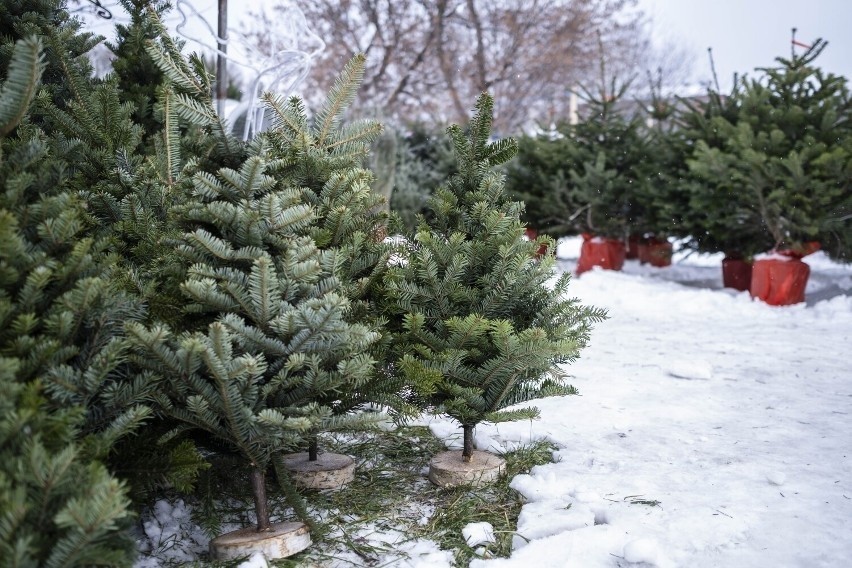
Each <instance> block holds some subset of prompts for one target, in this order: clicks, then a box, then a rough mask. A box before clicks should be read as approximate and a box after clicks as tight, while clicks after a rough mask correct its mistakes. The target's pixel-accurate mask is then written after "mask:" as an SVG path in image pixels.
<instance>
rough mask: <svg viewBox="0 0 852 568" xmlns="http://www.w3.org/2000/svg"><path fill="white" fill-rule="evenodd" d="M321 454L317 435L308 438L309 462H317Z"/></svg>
mask: <svg viewBox="0 0 852 568" xmlns="http://www.w3.org/2000/svg"><path fill="white" fill-rule="evenodd" d="M318 454H319V443H318V442H317V436H316V434H313V435H312V436H310V437H309V438H308V461H312V462H315V461H317V458H318V457H319V456H318Z"/></svg>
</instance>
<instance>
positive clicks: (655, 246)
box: [638, 239, 672, 268]
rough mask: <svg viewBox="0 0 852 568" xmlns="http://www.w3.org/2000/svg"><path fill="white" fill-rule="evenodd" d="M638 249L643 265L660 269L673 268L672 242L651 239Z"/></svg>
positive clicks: (641, 244)
mask: <svg viewBox="0 0 852 568" xmlns="http://www.w3.org/2000/svg"><path fill="white" fill-rule="evenodd" d="M638 248H639V251H638V252H639V262H641V263H642V264H650V265H651V266H656V267H658V268H663V267H665V266H671V264H672V244H671V243H670V242H668V241H658V240H657V239H649V240H648V241H647V242H645V243H640V244H639V247H638Z"/></svg>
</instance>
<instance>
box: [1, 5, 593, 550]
mask: <svg viewBox="0 0 852 568" xmlns="http://www.w3.org/2000/svg"><path fill="white" fill-rule="evenodd" d="M122 4H123V6H124V7H125V8H126V9H127V10H128V11H130V12H131V15H132V16H133V18H132V19H131V23H130V25H129V26H124V27H122V28H120V29H119V37H118V39H117V41H116V44H115V45H114V46H113V49H114V50H115V53H116V55H117V57H118V60H117V61H116V64H115V73H114V74H113V75H110V76H107V77H106V78H104V79H94V78H92V77H91V67H90V65H89V63H88V60H87V59H86V56H85V54H86V52H88V51H89V50H90V49H91V48H92V47H93V46H94V45H95V44H96V43H97V42H98V39H97V38H93V37H91V36H90V35H87V34H81V33H79V24H78V23H77V22H76V21H74V20H72V19H70V18H69V16H68V14H67V12H66V11H65V10H64V9H63V7H64V4H63V2H61V1H60V0H46V1H43V2H40V3H36V4H32V3H28V2H10V3H4V4H3V5H2V7H0V16H2V17H0V38H2V45H0V69H2V71H3V79H2V81H0V188H2V191H0V233H2V234H0V237H2V238H0V324H2V325H0V393H2V396H0V409H2V411H3V412H2V414H0V437H2V441H3V443H2V446H0V510H2V511H3V514H4V517H3V522H2V523H0V557H2V558H3V559H4V561H6V562H8V563H10V564H12V565H16V566H27V565H44V566H81V565H114V566H127V565H130V564H131V562H132V558H133V556H134V546H133V541H132V539H131V538H129V531H128V528H129V526H130V525H131V524H132V522H133V517H134V511H136V510H138V508H139V507H140V506H141V505H140V504H139V503H138V502H137V503H132V502H131V498H136V499H139V498H144V497H145V496H146V495H149V494H150V492H152V491H157V490H161V489H162V488H164V487H171V488H173V489H175V490H178V491H189V490H191V488H192V487H193V485H194V484H195V482H196V481H197V480H198V479H199V476H203V475H222V476H229V477H238V478H240V479H242V480H245V482H246V483H247V484H248V483H250V484H251V486H252V489H253V493H254V496H255V507H256V511H255V512H256V519H257V527H256V528H257V531H256V532H255V534H257V535H259V538H261V539H262V538H264V535H266V534H268V533H269V531H270V529H271V526H270V516H271V515H270V511H269V510H268V509H267V507H266V497H265V495H266V483H267V479H270V478H271V473H272V472H273V471H274V473H275V479H277V481H278V483H279V485H280V486H281V488H282V491H283V492H284V493H285V494H286V495H287V496H288V498H289V502H290V504H291V505H292V507H293V509H294V510H295V514H296V516H298V517H300V518H302V519H303V520H306V521H308V522H310V519H309V517H308V515H307V512H306V510H305V508H304V507H303V506H302V501H301V498H300V497H299V495H298V494H297V493H296V491H295V488H294V486H293V483H291V481H290V477H289V474H288V472H287V468H286V464H285V463H284V462H283V459H282V454H283V453H284V452H286V451H294V450H299V449H307V450H308V453H309V455H315V454H316V453H317V446H318V444H319V442H320V440H319V434H320V433H322V432H326V431H330V430H335V429H342V428H359V427H367V426H369V425H371V424H373V423H375V421H376V418H375V416H374V415H373V414H371V413H363V412H358V411H359V410H361V409H363V407H364V406H366V405H371V406H381V407H383V408H385V409H387V410H388V412H390V413H391V414H392V415H394V416H404V415H407V414H411V413H419V412H422V411H423V410H424V409H431V410H437V411H441V412H446V413H448V414H449V415H451V416H453V417H454V418H456V419H457V420H458V421H459V423H460V425H461V426H462V427H463V430H464V432H465V444H464V451H463V455H464V457H466V458H467V459H470V458H471V453H472V436H471V435H470V434H471V431H472V428H473V427H474V426H475V425H476V424H477V423H479V422H481V421H483V420H494V421H497V420H511V419H517V418H522V417H530V416H532V415H534V410H532V409H527V410H520V411H518V410H516V411H513V412H501V410H502V409H503V408H504V407H505V406H507V405H509V404H514V403H520V402H524V401H526V400H529V399H531V398H533V397H536V396H540V395H542V394H566V393H570V392H573V391H572V389H570V387H568V386H567V385H565V384H564V381H565V377H564V375H562V374H561V373H560V372H559V370H558V368H557V367H556V365H557V364H559V363H564V362H567V361H570V360H572V359H573V358H574V357H576V356H577V354H578V352H579V350H580V349H581V348H582V347H583V346H584V345H585V344H586V342H587V341H588V338H589V333H590V326H591V324H592V323H593V322H595V321H598V320H599V319H601V318H602V317H604V314H603V312H601V311H600V310H596V309H592V308H587V307H583V306H580V305H578V304H577V303H576V301H574V300H568V299H566V298H565V294H564V292H565V286H566V285H567V279H566V278H563V279H562V280H560V281H559V283H558V284H557V285H556V286H555V287H552V286H548V285H547V282H548V281H549V280H550V278H551V277H552V274H553V260H552V259H551V258H549V257H546V258H544V259H536V258H535V253H536V250H537V249H538V248H539V247H540V246H542V245H544V246H551V247H552V246H553V241H552V240H551V239H548V238H542V239H540V240H538V241H537V242H527V241H525V240H524V239H523V238H522V234H523V231H524V226H523V223H522V221H521V219H520V212H521V210H522V206H521V204H519V203H517V202H514V201H511V200H510V199H509V198H508V197H507V195H506V193H505V191H504V188H503V184H502V180H501V178H500V176H499V175H496V174H495V172H494V171H493V168H495V167H498V166H500V165H501V164H502V163H504V162H505V161H506V160H508V159H509V158H511V157H512V155H514V153H515V151H516V149H517V148H516V144H515V143H514V141H511V140H506V141H501V142H494V143H492V142H491V141H490V135H491V126H492V116H493V105H492V100H491V98H490V97H488V96H487V95H483V96H481V97H480V98H479V100H478V102H477V106H476V114H475V116H474V117H473V119H472V120H471V126H470V128H469V132H468V133H465V132H464V131H463V130H462V129H461V128H458V127H456V128H454V129H452V130H451V131H450V136H451V140H452V149H453V154H454V160H453V163H454V164H455V166H454V168H455V172H456V173H454V174H453V175H448V176H446V177H444V178H443V179H442V181H441V183H440V189H439V190H438V191H436V192H435V195H434V196H433V197H432V198H431V199H429V200H428V202H427V203H426V213H427V214H426V215H425V220H422V221H421V222H420V223H419V224H418V227H417V230H416V232H415V231H407V230H405V229H403V228H397V227H395V226H394V225H392V224H391V221H390V220H389V218H388V215H387V214H386V213H385V212H384V210H383V208H382V206H381V199H380V198H378V197H377V196H376V194H375V193H374V192H373V191H372V190H371V185H373V184H374V183H375V179H374V175H373V173H372V172H371V171H370V170H368V169H365V168H364V163H365V161H369V156H368V154H369V148H370V145H371V143H373V142H374V141H375V140H376V139H377V137H378V136H379V134H380V132H381V130H382V128H381V125H379V124H378V123H376V122H374V121H361V122H355V123H348V124H345V123H344V122H343V120H342V119H343V114H344V112H345V111H346V109H347V107H348V105H349V104H350V103H351V102H352V100H353V98H354V96H355V92H356V89H357V85H358V83H359V81H360V79H361V76H362V74H363V72H364V57H363V56H359V57H356V58H355V59H353V60H352V61H351V62H350V63H349V64H348V65H347V66H346V67H345V69H344V70H343V73H342V74H341V75H340V76H339V78H338V80H337V81H336V82H335V84H334V86H333V88H332V89H331V91H330V93H329V95H328V97H327V98H326V100H325V102H324V104H323V105H322V106H321V107H320V109H319V111H318V112H317V113H315V114H314V115H313V116H312V117H311V116H309V115H308V113H307V111H306V110H305V107H304V104H303V102H302V101H301V100H299V99H298V98H291V99H284V98H281V97H277V96H274V95H269V96H267V97H266V100H265V102H266V105H267V109H268V112H269V114H270V116H272V117H273V127H272V128H271V129H270V130H269V131H268V132H264V133H261V134H259V135H257V136H256V137H255V138H253V139H252V140H250V141H248V142H242V141H241V140H238V139H236V138H235V137H233V136H232V135H231V134H230V133H229V132H228V129H227V128H226V126H225V125H224V124H223V122H222V120H221V119H220V117H219V116H218V115H217V114H216V112H215V110H214V108H213V104H212V98H211V94H212V86H213V84H212V77H211V75H210V74H209V72H208V70H207V68H206V66H205V64H204V61H203V60H202V59H201V57H199V56H197V55H193V56H191V57H190V58H188V59H187V58H186V57H185V56H184V55H183V54H182V53H181V51H180V48H179V46H178V45H177V44H176V43H175V42H174V41H173V40H172V39H171V38H170V37H169V36H168V34H167V33H166V30H165V29H164V28H163V26H162V23H161V20H160V18H159V16H158V13H159V12H160V11H161V10H160V9H161V8H162V7H163V6H162V5H163V3H161V2H154V3H153V5H151V3H150V2H146V1H145V0H124V1H123V2H122ZM141 69H148V70H150V73H149V74H147V75H146V76H145V77H141V78H140V77H139V76H138V75H137V74H136V73H137V71H138V70H141ZM430 179H433V178H430ZM397 229H398V230H399V232H401V233H402V234H403V235H404V236H405V237H406V238H404V239H402V240H401V244H400V243H398V242H396V241H392V240H389V239H386V238H385V235H386V234H388V233H389V232H397ZM223 456H231V457H232V459H236V461H237V463H239V466H237V469H236V471H234V470H233V469H231V468H221V469H220V468H216V467H210V463H211V462H216V463H222V462H221V461H217V460H221V459H222V458H223ZM459 459H461V458H459ZM231 463H233V461H232V462H231ZM231 467H233V466H231ZM278 513H284V512H281V511H279V512H278ZM206 521H207V523H208V528H211V530H215V528H214V527H215V525H216V524H217V519H206Z"/></svg>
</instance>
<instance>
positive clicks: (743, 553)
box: [137, 239, 852, 568]
mask: <svg viewBox="0 0 852 568" xmlns="http://www.w3.org/2000/svg"><path fill="white" fill-rule="evenodd" d="M578 253H579V240H577V239H572V240H569V241H565V242H563V243H562V244H561V245H560V247H559V256H560V259H561V260H560V261H559V267H560V269H561V270H572V269H573V268H574V266H575V265H576V257H577V255H578ZM720 261H721V258H720V257H709V256H691V257H687V258H684V257H683V256H681V255H676V256H675V264H674V265H673V266H671V267H669V268H665V269H658V268H651V267H646V266H639V264H638V263H637V262H636V261H628V262H627V263H626V265H625V267H624V270H623V271H622V272H611V271H601V270H598V269H595V270H593V271H591V272H588V273H585V274H583V275H582V277H579V278H576V279H575V280H574V281H573V282H572V284H571V286H570V291H571V294H572V295H574V296H577V297H579V298H580V299H581V300H582V301H583V302H584V303H586V304H592V305H596V306H601V307H605V308H607V309H608V310H609V316H610V318H609V319H608V320H607V321H605V322H603V323H600V324H598V325H597V326H596V328H595V330H594V332H593V335H592V342H591V346H590V347H588V348H587V349H586V350H584V351H583V353H582V355H581V358H580V359H579V360H578V361H577V362H575V363H574V364H572V365H570V366H568V367H567V368H566V370H567V372H568V373H570V374H571V375H572V376H573V378H572V380H571V382H572V384H574V385H575V386H576V387H578V389H579V390H580V396H573V397H562V398H551V399H545V400H540V401H536V403H535V405H536V406H538V408H539V409H540V410H541V418H540V419H538V420H535V421H532V422H529V421H527V422H518V423H510V424H500V425H499V426H495V425H487V424H486V425H481V426H480V427H479V428H478V429H477V433H476V439H477V444H478V445H479V446H480V447H481V448H483V449H489V448H490V449H492V450H495V451H502V450H509V449H513V448H516V447H518V446H521V445H524V444H527V443H529V442H530V441H531V440H536V439H542V438H546V439H548V440H551V441H552V442H553V443H554V444H555V445H556V446H557V447H558V450H557V451H556V452H555V455H554V463H552V464H548V465H544V466H539V467H536V468H535V469H534V470H533V471H532V472H530V474H529V475H520V476H518V477H516V478H515V479H514V480H513V482H512V486H513V487H514V488H515V489H517V490H518V491H519V492H520V493H521V494H522V495H523V496H524V497H525V499H526V500H527V504H526V505H524V507H523V509H522V511H521V516H520V519H519V522H518V527H517V536H516V537H515V538H514V547H515V549H514V552H513V554H512V556H511V558H508V559H494V560H475V561H474V562H473V563H472V564H471V566H472V567H473V568H504V567H518V568H527V567H529V566H535V567H536V568H548V567H554V568H556V567H577V568H595V567H617V566H622V567H624V566H644V567H647V566H660V567H695V568H698V567H717V566H725V567H737V568H740V567H766V566H784V567H788V566H800V567H803V568H805V567H807V568H815V567H838V568H840V567H846V566H849V565H850V563H852V349H850V347H851V346H852V266H843V265H838V264H835V263H833V262H831V261H830V260H828V259H827V258H826V257H825V256H824V255H822V254H821V253H817V254H815V255H811V256H809V257H807V258H806V259H805V261H806V262H807V263H808V264H810V265H811V269H812V274H811V278H810V282H809V285H808V289H807V302H806V303H805V304H800V305H796V306H788V307H771V306H768V305H766V304H763V303H761V302H757V301H752V300H751V299H750V298H749V295H748V293H747V292H734V291H732V290H727V289H723V288H722V283H721V269H720ZM426 421H427V422H428V423H429V425H430V427H431V429H432V431H433V433H435V434H436V435H438V436H439V437H442V438H444V439H445V440H446V442H447V444H448V445H450V446H454V445H457V444H458V443H459V440H458V436H459V430H458V429H457V427H456V425H455V424H454V423H452V422H450V421H448V420H444V419H441V418H430V419H427V420H426ZM157 507H158V509H157V510H156V511H155V513H156V519H151V520H150V521H149V522H147V523H146V525H145V531H146V533H148V536H149V537H150V540H151V541H153V542H155V543H157V542H159V543H162V542H166V543H170V542H171V540H172V539H174V538H177V536H178V531H177V527H178V525H180V524H185V523H186V522H187V521H188V518H187V514H186V511H185V509H184V507H183V504H182V503H179V504H177V505H175V506H174V507H173V506H172V505H169V504H165V503H163V502H161V503H158V505H157ZM159 509H163V510H159ZM424 514H425V515H427V518H428V515H429V514H430V513H429V512H428V511H424ZM155 521H156V522H155ZM149 529H150V530H149ZM195 534H196V535H197V534H198V531H197V530H195ZM464 537H465V538H466V539H467V541H468V542H469V543H470V545H471V546H474V547H477V546H478V545H479V544H482V543H487V542H489V540H491V539H493V533H492V532H490V527H488V526H483V524H482V523H476V524H472V525H469V526H468V527H467V528H466V531H465V532H464ZM365 538H368V539H371V540H376V541H381V542H384V543H386V544H387V545H389V546H392V547H395V548H398V549H397V553H398V554H396V555H388V556H387V557H385V558H381V559H379V565H382V566H394V567H400V568H415V567H416V568H427V567H433V566H434V567H442V566H451V562H452V554H451V553H450V552H449V551H441V550H439V549H438V547H437V544H436V543H434V542H432V541H426V540H420V541H410V540H407V539H406V536H405V535H404V534H400V533H399V532H398V531H393V530H382V531H378V530H374V531H370V535H369V536H368V535H366V534H365ZM394 543H399V544H398V545H397V544H394ZM189 544H190V545H191V546H187V543H183V546H180V547H176V551H175V552H174V553H172V554H169V555H168V556H169V557H171V558H172V559H173V560H180V559H182V558H183V557H180V556H179V555H178V550H177V549H183V548H185V547H186V548H189V549H192V550H195V551H196V552H197V551H199V550H203V549H204V547H205V546H206V539H204V538H203V537H199V538H198V543H189ZM159 546H162V544H160V545H159ZM181 554H183V552H181ZM186 554H187V555H188V556H187V560H189V559H190V558H189V557H190V556H193V554H191V553H189V552H187V553H186ZM403 554H404V555H407V556H408V558H405V559H403V558H401V556H400V555H403ZM354 560H355V561H357V558H354ZM265 565H266V563H265V562H264V561H263V560H262V559H259V558H256V559H253V560H252V561H250V562H247V563H245V564H244V568H250V567H252V568H257V567H263V566H265ZM351 565H352V564H351V562H347V561H344V562H341V563H340V566H351ZM137 566H138V567H139V568H142V567H146V568H147V567H153V566H158V563H157V562H156V560H154V559H148V560H147V561H145V560H143V561H140V563H139V564H137Z"/></svg>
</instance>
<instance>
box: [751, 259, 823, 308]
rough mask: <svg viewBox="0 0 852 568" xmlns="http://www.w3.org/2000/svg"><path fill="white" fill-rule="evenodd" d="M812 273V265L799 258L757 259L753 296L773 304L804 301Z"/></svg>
mask: <svg viewBox="0 0 852 568" xmlns="http://www.w3.org/2000/svg"><path fill="white" fill-rule="evenodd" d="M810 273H811V269H810V267H809V266H808V265H807V264H805V263H804V262H802V261H801V260H799V259H797V258H789V259H785V260H781V259H777V258H764V259H761V260H756V261H755V262H754V267H753V268H752V274H751V289H750V293H751V296H752V297H753V298H758V299H760V300H763V301H764V302H766V303H767V304H769V305H771V306H788V305H790V304H798V303H799V302H804V301H805V286H807V284H808V276H809V275H810Z"/></svg>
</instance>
